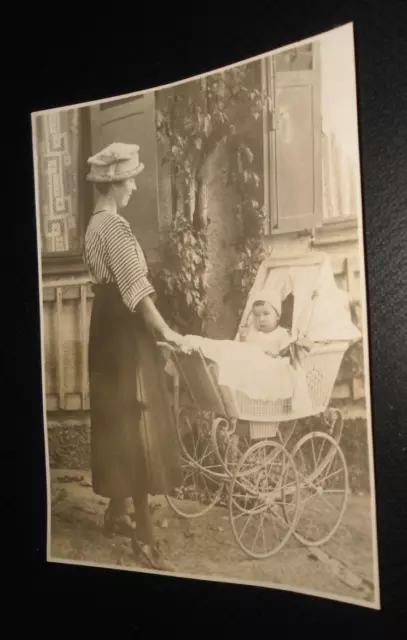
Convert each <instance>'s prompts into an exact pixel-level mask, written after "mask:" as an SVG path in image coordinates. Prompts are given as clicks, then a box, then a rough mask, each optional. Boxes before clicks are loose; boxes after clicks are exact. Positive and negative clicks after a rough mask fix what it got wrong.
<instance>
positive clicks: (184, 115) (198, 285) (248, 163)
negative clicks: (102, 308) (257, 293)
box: [156, 63, 269, 333]
mask: <svg viewBox="0 0 407 640" xmlns="http://www.w3.org/2000/svg"><path fill="white" fill-rule="evenodd" d="M267 100H269V99H268V98H267V97H266V95H263V93H262V92H261V89H260V79H259V63H251V64H248V65H244V66H241V67H238V68H234V69H230V70H227V71H224V72H221V73H217V74H214V75H211V76H207V77H206V78H204V79H201V80H197V81H192V82H188V83H185V84H183V85H180V86H178V87H175V88H173V89H172V90H170V91H168V92H167V93H166V94H165V96H164V98H163V99H162V102H163V104H160V106H159V108H157V110H156V126H157V137H158V141H159V143H160V144H161V145H162V146H163V147H164V148H165V150H166V151H165V154H164V157H163V163H165V164H167V165H168V166H169V170H170V172H169V173H170V180H171V224H170V229H169V233H168V234H167V238H166V242H165V246H164V256H163V257H164V261H165V264H166V268H165V269H162V270H161V271H160V273H159V274H158V276H157V284H156V286H157V287H158V288H159V290H160V296H159V298H161V300H164V301H165V308H166V314H167V319H168V320H169V321H172V324H173V325H174V324H175V325H176V326H177V328H181V329H184V330H188V331H194V332H200V333H205V321H206V319H207V316H208V308H207V267H208V239H207V230H208V225H209V224H210V218H209V217H208V215H207V206H206V204H207V203H206V196H205V186H206V185H205V168H206V163H207V162H208V159H209V158H210V157H211V156H212V155H213V153H214V152H215V150H216V149H218V148H219V145H223V146H224V147H225V151H226V152H225V153H224V155H223V157H224V158H225V172H226V175H227V184H228V186H229V187H233V188H234V189H235V192H236V194H237V198H238V203H237V207H236V222H237V226H238V228H239V230H240V237H239V241H238V242H237V244H236V246H235V249H236V258H237V267H236V270H235V271H234V273H233V277H232V282H231V285H232V290H231V296H232V299H233V302H234V304H235V305H236V306H237V310H240V309H241V307H242V304H243V301H244V299H245V298H246V296H247V292H248V290H249V289H250V287H251V284H252V282H253V278H254V276H255V274H256V271H257V268H258V265H259V264H260V262H261V260H262V257H263V243H262V235H263V228H264V207H263V205H262V203H261V194H262V189H261V182H262V180H261V177H260V175H259V173H260V172H259V170H257V171H256V168H257V166H258V165H260V166H261V160H260V163H259V159H258V158H257V162H256V161H255V160H256V158H255V155H254V152H253V148H252V147H253V145H252V140H253V131H255V130H256V127H259V126H261V113H262V110H263V109H265V108H266V107H267Z"/></svg>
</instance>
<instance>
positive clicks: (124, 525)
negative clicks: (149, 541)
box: [104, 507, 136, 537]
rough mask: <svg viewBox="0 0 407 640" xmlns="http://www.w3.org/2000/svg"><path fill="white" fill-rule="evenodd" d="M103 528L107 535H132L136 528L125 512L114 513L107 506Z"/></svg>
mask: <svg viewBox="0 0 407 640" xmlns="http://www.w3.org/2000/svg"><path fill="white" fill-rule="evenodd" d="M104 529H105V533H106V534H107V535H113V534H117V535H122V536H127V537H132V536H133V533H134V531H135V529H136V523H135V522H134V520H133V519H132V518H131V517H130V516H129V515H128V514H126V513H123V514H121V515H114V514H113V513H112V511H111V509H109V507H108V508H107V510H106V512H105V517H104Z"/></svg>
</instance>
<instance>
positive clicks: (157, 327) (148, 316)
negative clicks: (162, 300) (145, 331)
mask: <svg viewBox="0 0 407 640" xmlns="http://www.w3.org/2000/svg"><path fill="white" fill-rule="evenodd" d="M137 311H138V312H139V313H140V314H141V315H142V316H143V318H144V320H145V322H146V324H147V325H148V326H149V327H150V328H151V329H153V330H154V331H157V333H159V334H160V335H161V336H162V338H163V339H164V340H165V341H166V342H173V343H175V344H181V342H182V341H183V336H181V335H180V334H178V333H176V332H175V331H173V330H172V329H170V327H169V326H168V325H167V323H166V322H165V320H164V318H163V317H162V316H161V314H160V312H159V311H158V309H157V307H156V306H155V304H154V302H153V301H152V300H151V298H150V296H145V297H144V298H143V299H142V300H140V302H139V303H138V304H137Z"/></svg>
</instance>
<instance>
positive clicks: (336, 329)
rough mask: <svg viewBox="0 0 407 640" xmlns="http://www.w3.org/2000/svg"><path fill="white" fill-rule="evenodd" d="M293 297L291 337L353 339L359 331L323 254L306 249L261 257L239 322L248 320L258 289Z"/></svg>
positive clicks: (325, 339)
mask: <svg viewBox="0 0 407 640" xmlns="http://www.w3.org/2000/svg"><path fill="white" fill-rule="evenodd" d="M269 291H273V292H274V293H275V292H278V294H279V295H280V296H281V300H282V301H283V300H284V299H285V298H286V297H287V296H288V295H289V294H290V293H291V294H292V295H293V298H294V308H293V324H292V336H293V338H297V337H298V338H307V339H309V340H311V341H313V342H333V341H335V342H336V341H346V342H349V343H351V342H354V341H357V340H359V339H360V338H361V333H360V331H359V329H358V328H357V327H356V325H355V324H354V323H353V321H352V317H351V313H350V306H349V299H348V295H347V294H346V292H344V291H343V290H341V289H340V288H339V287H338V285H337V284H336V282H335V277H334V274H333V271H332V267H331V264H330V260H329V257H328V255H327V254H325V253H322V252H314V251H310V252H308V253H305V254H302V255H299V256H293V257H286V258H281V257H272V258H268V259H267V260H265V261H264V262H263V263H262V264H261V266H260V268H259V270H258V273H257V276H256V279H255V282H254V284H253V287H252V289H251V291H250V294H249V296H248V299H247V303H246V307H245V310H244V312H243V315H242V319H241V323H240V326H247V325H250V324H251V308H252V304H253V301H254V300H255V299H256V298H258V297H259V295H261V292H264V293H266V292H269Z"/></svg>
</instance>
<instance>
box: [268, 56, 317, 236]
mask: <svg viewBox="0 0 407 640" xmlns="http://www.w3.org/2000/svg"><path fill="white" fill-rule="evenodd" d="M312 54H313V55H312V64H311V65H308V64H306V65H304V66H305V67H306V68H303V69H301V68H300V69H298V66H300V65H299V64H297V65H293V66H292V67H291V68H290V69H289V70H285V69H284V67H282V66H281V65H280V67H279V65H276V62H275V60H274V61H273V60H272V61H271V63H270V64H269V65H268V72H269V78H268V81H269V86H270V92H271V96H272V102H273V109H272V114H271V118H270V134H269V154H270V209H271V229H272V230H273V229H275V230H277V231H280V232H295V231H298V232H301V231H304V230H311V229H313V228H315V227H317V226H318V225H319V224H320V222H321V220H322V160H321V135H322V131H321V97H320V72H319V55H318V48H317V46H316V45H315V44H314V45H313V52H312ZM309 67H311V68H309Z"/></svg>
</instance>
